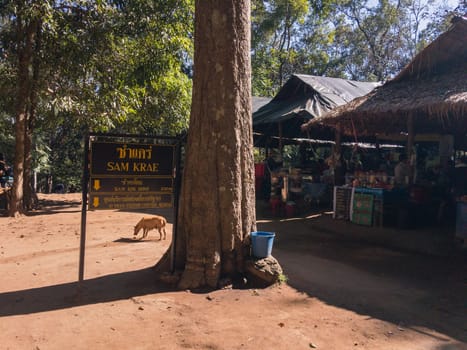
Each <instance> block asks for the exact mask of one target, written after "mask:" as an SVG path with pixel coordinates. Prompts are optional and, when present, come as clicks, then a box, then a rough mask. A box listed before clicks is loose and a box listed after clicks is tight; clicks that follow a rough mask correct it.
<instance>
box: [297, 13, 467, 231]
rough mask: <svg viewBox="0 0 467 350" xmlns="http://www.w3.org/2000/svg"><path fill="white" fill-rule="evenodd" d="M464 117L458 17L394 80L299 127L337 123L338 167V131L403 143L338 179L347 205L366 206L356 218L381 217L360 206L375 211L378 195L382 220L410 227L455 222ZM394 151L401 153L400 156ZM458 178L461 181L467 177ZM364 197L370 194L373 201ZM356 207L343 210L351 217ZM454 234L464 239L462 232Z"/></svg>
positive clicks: (464, 60) (339, 155)
mask: <svg viewBox="0 0 467 350" xmlns="http://www.w3.org/2000/svg"><path fill="white" fill-rule="evenodd" d="M466 118H467V20H466V19H464V18H461V17H458V18H455V19H453V23H452V26H451V28H450V29H449V30H448V31H446V32H445V33H443V34H442V35H440V36H439V37H438V38H437V39H436V40H435V41H434V42H433V43H432V44H430V45H429V46H427V47H426V48H425V49H424V50H423V51H421V52H420V53H419V54H418V55H417V56H416V57H415V58H414V59H413V61H412V62H410V63H409V65H407V67H405V68H404V69H403V70H402V71H401V72H400V73H399V74H398V75H397V76H396V77H395V78H394V79H392V80H390V81H388V82H386V83H385V84H384V85H383V86H381V87H379V88H377V89H375V90H373V91H372V92H370V93H369V94H367V95H365V96H363V97H359V98H356V99H354V100H353V101H351V102H350V103H348V104H346V105H344V106H340V107H337V108H335V109H334V110H332V111H331V112H329V113H327V114H326V115H324V116H322V117H320V118H315V119H313V120H311V121H309V122H307V123H306V124H304V125H303V129H304V130H312V129H313V128H315V127H323V126H327V127H332V128H334V130H335V138H336V150H335V154H336V156H335V158H336V159H338V160H339V162H340V163H341V164H342V167H343V165H344V164H345V161H346V158H345V156H344V152H343V151H342V148H341V143H340V142H339V140H340V138H341V137H342V136H353V137H354V138H355V141H357V142H358V140H359V139H361V138H362V137H368V136H370V135H373V136H374V137H375V138H376V139H377V142H387V141H391V142H400V145H401V146H403V149H402V150H398V151H397V152H390V154H389V158H387V157H381V156H380V157H378V158H376V159H367V160H363V161H362V162H361V164H360V165H361V166H362V167H363V169H361V168H358V166H354V168H353V169H349V168H347V169H345V168H344V169H343V173H344V174H345V178H344V179H345V180H344V181H342V182H341V183H337V184H336V185H339V186H347V187H351V188H352V191H353V193H354V195H353V202H352V205H354V207H355V205H359V206H360V208H361V209H362V211H363V212H360V214H361V215H360V218H357V217H355V221H359V223H365V224H371V225H374V224H375V223H378V222H379V221H378V220H376V218H375V216H374V215H373V214H372V216H371V219H368V215H367V218H365V215H366V214H368V212H365V208H366V206H369V207H371V210H372V213H373V212H375V210H374V209H375V203H377V201H378V200H379V197H382V200H381V202H382V203H383V211H382V212H383V215H382V221H383V224H384V223H385V222H388V223H389V222H390V223H392V224H397V225H398V226H401V227H404V226H409V227H410V226H417V225H419V224H425V225H427V224H430V223H431V221H432V220H434V221H436V222H437V223H441V222H443V221H445V220H448V221H450V222H452V221H453V220H452V219H454V218H455V216H456V207H457V208H458V207H459V206H461V207H463V205H464V204H465V202H464V201H465V198H466V196H465V195H466V194H467V193H465V192H464V193H461V192H457V193H454V191H453V182H454V181H455V176H454V169H455V164H456V163H457V162H459V161H460V159H462V157H463V156H465V154H466V151H467V144H466V143H467V141H466V140H467V119H466ZM337 146H338V147H337ZM396 153H399V154H398V156H400V155H402V154H404V155H405V156H406V157H405V158H404V157H403V158H404V159H400V160H399V157H397V158H396V157H395V156H396ZM365 163H366V169H365V168H364V167H365ZM369 163H371V164H372V165H371V166H369V165H368V164H369ZM355 164H359V163H358V162H357V163H355ZM355 164H354V165H355ZM374 165H377V167H375V166H374ZM460 181H461V182H464V183H465V181H467V177H464V178H463V179H461V180H460ZM375 191H376V192H377V193H375ZM394 191H397V193H398V195H394V193H396V192H394ZM362 192H363V193H362ZM358 193H360V194H362V195H361V196H360V195H359V196H357V197H359V198H360V200H359V202H358V201H357V202H356V201H355V195H356V194H358ZM364 195H369V196H371V199H372V202H371V201H370V202H369V198H370V197H368V196H364ZM387 198H391V200H387ZM391 202H395V203H396V205H397V210H396V211H394V210H393V212H392V213H391V211H390V210H385V208H384V206H385V203H391ZM459 203H461V204H459ZM349 205H350V204H349ZM336 206H337V204H336V203H335V207H336ZM390 206H391V205H389V207H390ZM393 206H394V205H393ZM336 208H337V207H336ZM459 211H461V212H462V210H459V209H457V212H459ZM357 212H358V211H357ZM353 213H354V212H351V213H349V214H348V216H349V219H350V220H352V215H354V214H353ZM386 213H387V214H386ZM364 214H365V215H364ZM391 215H392V218H391V219H390V220H389V219H388V220H386V217H387V218H390V217H391ZM404 216H405V217H404ZM457 216H458V218H459V214H457ZM460 226H461V227H463V225H462V224H460ZM460 230H461V231H462V230H463V229H462V228H461V229H460ZM458 235H459V236H462V237H464V238H465V239H467V233H464V232H462V233H460V234H458Z"/></svg>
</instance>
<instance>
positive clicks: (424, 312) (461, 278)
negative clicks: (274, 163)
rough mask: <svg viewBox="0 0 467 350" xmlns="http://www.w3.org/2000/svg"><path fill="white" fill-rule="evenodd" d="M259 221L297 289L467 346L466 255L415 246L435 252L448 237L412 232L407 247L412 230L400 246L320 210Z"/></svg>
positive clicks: (385, 234) (380, 232)
mask: <svg viewBox="0 0 467 350" xmlns="http://www.w3.org/2000/svg"><path fill="white" fill-rule="evenodd" d="M258 219H259V220H258V230H262V231H271V232H275V233H276V237H275V241H274V247H273V256H275V257H276V258H277V259H278V260H279V262H280V264H281V265H282V268H283V269H284V273H285V275H286V276H287V278H288V284H289V285H290V286H292V287H294V288H295V289H297V290H299V291H302V292H304V293H306V294H308V295H309V296H311V297H316V298H318V299H320V300H322V301H324V302H326V303H327V304H330V305H334V306H337V307H340V308H345V309H348V310H351V311H354V312H356V313H358V314H361V315H368V317H370V318H377V319H380V320H384V321H388V322H391V323H393V324H396V325H399V326H400V327H401V328H413V329H415V330H416V331H420V327H426V328H428V329H432V330H436V331H438V332H440V333H442V334H446V335H449V336H451V337H453V338H455V339H458V340H460V341H462V342H467V255H466V254H465V253H463V252H460V251H456V250H455V249H452V250H446V249H445V248H446V247H448V246H449V245H448V246H446V247H444V246H440V247H439V248H440V253H439V254H431V253H430V252H431V251H429V252H426V251H425V250H424V249H420V250H419V251H417V249H415V248H416V247H415V246H414V245H415V244H416V243H417V240H425V242H420V241H419V244H420V245H423V244H424V245H426V246H429V247H430V249H432V248H433V246H436V245H437V244H438V245H440V244H441V243H438V241H440V242H441V241H444V238H445V240H449V237H444V238H443V239H441V238H440V235H443V233H438V234H436V233H435V234H434V235H433V232H428V231H427V232H426V234H427V235H426V236H422V233H420V232H417V233H413V234H412V237H410V236H407V237H405V238H406V239H407V240H413V241H414V242H408V243H407V242H402V240H403V239H404V236H403V235H404V234H405V235H410V234H411V232H399V233H398V234H399V235H401V233H402V235H401V236H399V237H397V239H398V240H400V241H401V242H397V241H396V240H395V239H394V237H392V236H391V232H396V231H393V230H389V231H387V232H384V230H371V229H370V230H368V229H367V228H365V229H364V228H362V227H359V226H358V225H355V224H352V223H348V222H347V223H342V222H337V221H338V220H333V219H332V218H330V217H329V215H326V214H324V213H323V212H318V211H317V212H315V213H314V215H313V213H312V215H308V216H307V217H301V218H300V217H299V218H290V219H280V218H270V217H269V218H268V217H266V219H264V216H261V213H260V214H259V215H258ZM334 225H337V226H334ZM369 235H370V236H369ZM371 235H373V236H374V235H380V237H371ZM393 235H396V233H394V234H393ZM430 240H432V241H433V242H430ZM385 242H386V243H387V244H386V245H385ZM397 243H400V244H397ZM441 245H442V244H441ZM421 248H424V247H421ZM451 248H452V247H451Z"/></svg>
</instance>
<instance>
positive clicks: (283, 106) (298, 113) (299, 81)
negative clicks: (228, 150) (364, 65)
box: [253, 74, 380, 137]
mask: <svg viewBox="0 0 467 350" xmlns="http://www.w3.org/2000/svg"><path fill="white" fill-rule="evenodd" d="M379 85H380V83H372V82H358V81H353V80H347V79H340V78H329V77H319V76H312V75H303V74H296V75H293V76H292V77H291V78H290V79H289V80H288V81H287V82H286V83H285V84H284V86H283V87H282V88H281V89H280V91H279V92H278V93H277V95H276V96H275V97H274V98H273V99H272V100H271V101H270V102H269V103H267V104H265V105H263V106H262V107H260V108H259V109H258V110H256V112H254V113H253V130H254V131H256V132H259V133H262V134H265V135H275V136H278V131H279V130H278V123H280V122H284V121H287V123H282V135H283V136H284V137H300V136H303V133H302V131H301V130H300V126H301V125H302V124H303V123H304V122H306V121H308V120H310V119H312V118H316V117H319V116H322V115H324V114H325V113H327V112H329V111H330V110H332V109H333V108H335V107H337V106H341V105H344V104H346V103H348V102H350V101H352V100H353V99H354V98H356V97H360V96H364V95H366V94H368V93H369V92H370V91H372V90H373V89H374V88H375V87H377V86H379Z"/></svg>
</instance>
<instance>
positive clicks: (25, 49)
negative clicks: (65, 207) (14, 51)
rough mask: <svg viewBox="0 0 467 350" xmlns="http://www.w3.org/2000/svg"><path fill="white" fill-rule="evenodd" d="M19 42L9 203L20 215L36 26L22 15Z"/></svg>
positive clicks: (18, 19)
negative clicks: (23, 18)
mask: <svg viewBox="0 0 467 350" xmlns="http://www.w3.org/2000/svg"><path fill="white" fill-rule="evenodd" d="M16 34H17V43H18V78H17V79H18V83H17V93H16V109H15V114H16V115H15V138H16V147H15V163H14V167H13V176H14V181H13V188H12V194H11V200H10V203H9V215H10V216H18V215H20V214H22V213H23V212H24V206H23V182H24V154H25V147H24V145H25V135H26V122H27V119H28V118H27V113H28V104H29V102H28V101H29V92H30V80H31V79H30V74H29V68H30V66H31V59H32V52H33V42H34V36H35V26H33V25H31V24H29V25H24V22H23V21H22V19H21V17H20V16H18V18H17V32H16Z"/></svg>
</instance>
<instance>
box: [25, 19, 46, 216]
mask: <svg viewBox="0 0 467 350" xmlns="http://www.w3.org/2000/svg"><path fill="white" fill-rule="evenodd" d="M32 26H33V27H34V30H35V32H36V35H35V40H34V43H33V45H34V50H33V51H32V52H31V54H32V55H33V57H32V77H31V82H30V86H29V103H28V106H29V108H28V113H27V120H26V123H25V136H24V183H23V192H24V198H23V207H24V209H25V210H32V209H34V208H35V207H36V206H37V204H38V202H39V199H38V198H37V194H36V191H35V188H34V186H33V183H32V177H33V170H32V148H33V132H34V124H35V121H36V111H37V96H38V83H39V72H40V50H41V30H42V28H41V23H40V21H34V23H33V24H32Z"/></svg>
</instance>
